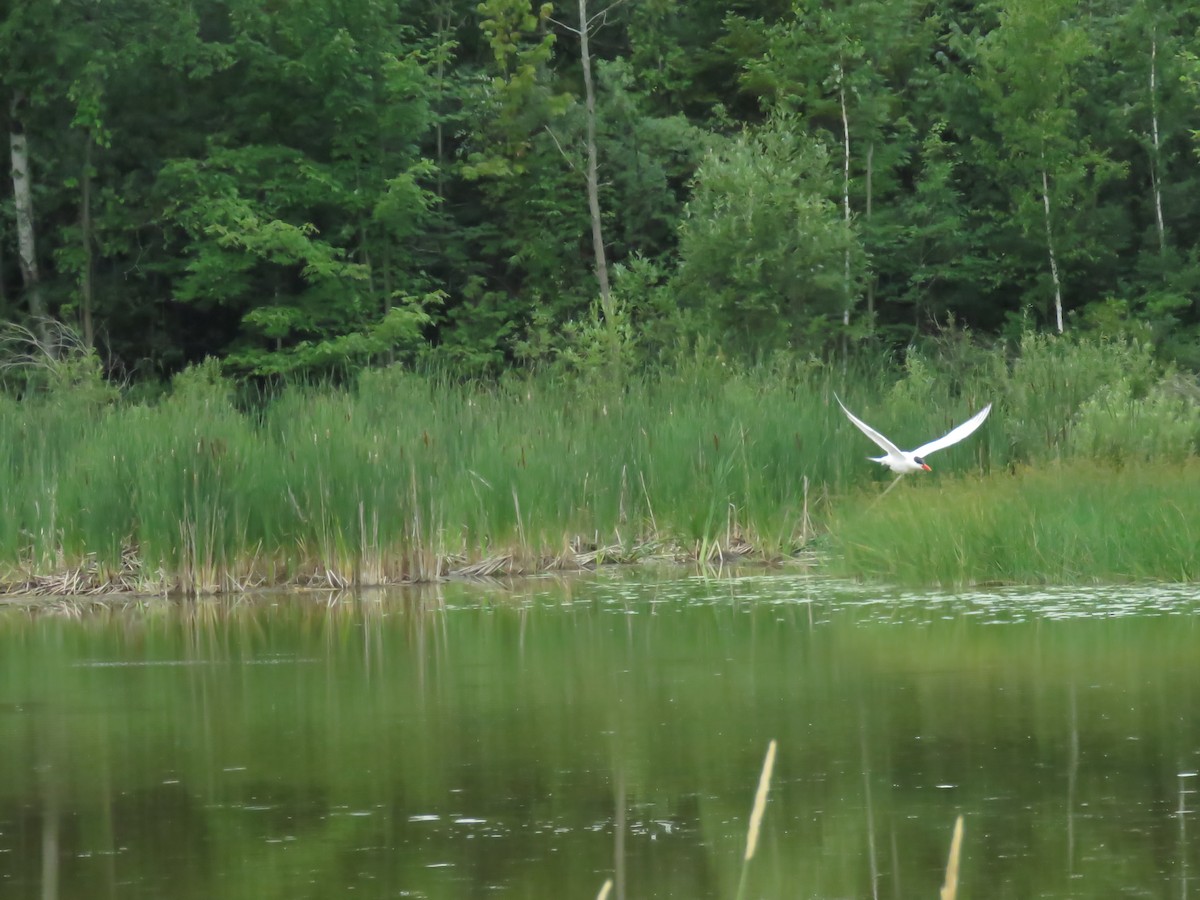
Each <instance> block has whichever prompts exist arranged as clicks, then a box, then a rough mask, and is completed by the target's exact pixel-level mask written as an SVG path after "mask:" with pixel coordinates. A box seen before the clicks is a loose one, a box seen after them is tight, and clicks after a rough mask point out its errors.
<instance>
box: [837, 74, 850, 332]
mask: <svg viewBox="0 0 1200 900" xmlns="http://www.w3.org/2000/svg"><path fill="white" fill-rule="evenodd" d="M838 99H839V100H840V101H841V105H842V138H843V140H842V146H843V147H844V149H845V154H844V160H843V165H842V209H843V211H844V212H845V215H846V227H847V228H849V226H850V117H849V116H848V115H847V114H846V79H845V73H843V72H842V68H841V66H840V65H839V66H838ZM842 287H843V290H844V291H845V294H846V308H845V310H843V312H842V324H843V325H849V324H850V247H849V246H847V247H846V254H845V257H844V263H843V270H842Z"/></svg>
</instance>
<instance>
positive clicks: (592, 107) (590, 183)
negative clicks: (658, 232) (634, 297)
mask: <svg viewBox="0 0 1200 900" xmlns="http://www.w3.org/2000/svg"><path fill="white" fill-rule="evenodd" d="M588 25H589V23H588V16H587V0H579V59H580V62H581V63H582V65H583V91H584V98H585V100H586V104H587V199H588V212H589V213H590V214H591V218H592V252H593V253H594V254H595V256H596V280H597V281H599V282H600V308H601V309H602V310H603V312H604V320H605V322H606V323H607V324H608V325H610V326H612V325H614V323H613V322H612V306H611V299H610V295H609V289H608V261H607V259H606V258H605V254H604V231H603V223H602V222H601V220H600V178H599V175H598V174H597V171H596V169H597V164H596V92H595V89H594V88H593V87H592V55H591V50H590V48H589V47H588Z"/></svg>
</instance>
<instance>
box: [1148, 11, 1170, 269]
mask: <svg viewBox="0 0 1200 900" xmlns="http://www.w3.org/2000/svg"><path fill="white" fill-rule="evenodd" d="M1157 66H1158V30H1157V26H1151V28H1150V135H1151V138H1152V140H1153V142H1154V158H1153V159H1151V160H1150V184H1151V187H1152V189H1153V191H1154V223H1155V225H1156V226H1157V228H1158V252H1159V253H1163V252H1165V251H1166V249H1167V231H1166V228H1165V227H1164V226H1163V209H1162V184H1161V183H1160V182H1159V177H1158V168H1159V160H1160V158H1161V156H1160V150H1159V139H1158V85H1157V81H1158V71H1157Z"/></svg>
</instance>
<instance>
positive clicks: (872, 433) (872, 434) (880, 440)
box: [833, 394, 966, 459]
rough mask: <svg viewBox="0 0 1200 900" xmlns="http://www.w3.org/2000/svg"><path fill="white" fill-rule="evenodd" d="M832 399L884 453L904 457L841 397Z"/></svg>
mask: <svg viewBox="0 0 1200 900" xmlns="http://www.w3.org/2000/svg"><path fill="white" fill-rule="evenodd" d="M833 399H834V400H836V401H837V402H838V406H840V407H841V408H842V412H844V413H845V414H846V418H848V419H849V420H850V421H851V422H853V423H854V424H855V425H857V426H858V430H859V431H861V432H862V433H863V434H865V435H866V436H867V437H869V438H870V439H871V440H873V441H874V442H875V443H876V444H878V445H879V447H880V449H881V450H883V452H884V453H886V454H887V455H888V456H894V457H896V458H897V459H904V451H902V450H901V449H900V448H899V447H897V446H896V445H895V444H893V443H892V442H891V441H889V440H888V439H887V438H886V437H884V436H883V435H882V434H880V433H879V432H878V431H876V430H875V429H874V428H872V427H871V426H870V425H868V424H867V423H866V422H864V421H863V420H862V419H860V418H858V416H856V415H854V413H852V412H850V410H848V409H846V404H845V403H843V402H842V398H841V397H839V396H838V395H837V394H834V395H833ZM948 436H949V435H947V437H948ZM963 437H966V435H963Z"/></svg>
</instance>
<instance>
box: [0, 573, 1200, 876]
mask: <svg viewBox="0 0 1200 900" xmlns="http://www.w3.org/2000/svg"><path fill="white" fill-rule="evenodd" d="M1196 609H1197V598H1196V596H1195V595H1194V593H1192V592H1190V591H1188V590H1187V589H1185V588H1180V587H1162V588H1143V589H1137V590H1132V589H1129V588H1105V589H1096V590H1094V591H1081V590H1064V591H1040V592H1036V593H1033V592H1022V591H1017V590H1011V589H1002V590H1001V589H998V590H995V591H979V592H974V593H970V594H956V595H940V594H939V595H923V596H918V595H912V594H908V593H892V592H885V591H880V590H879V589H877V588H871V587H866V586H860V585H846V584H831V583H828V582H823V581H820V580H817V579H812V578H804V577H789V576H780V575H766V574H751V575H747V576H743V577H738V578H711V577H695V578H677V577H671V578H644V577H643V578H632V577H627V576H617V577H591V578H584V579H579V578H576V579H555V578H546V579H535V580H530V581H524V582H520V583H515V584H488V585H466V584H448V585H442V586H438V587H435V588H430V589H426V590H422V591H413V592H406V593H376V594H366V595H363V596H360V597H354V596H345V595H336V594H318V593H313V594H303V595H290V596H279V595H275V596H264V597H260V598H254V599H250V600H239V601H236V602H215V601H210V602H202V603H196V604H189V605H186V606H182V607H174V606H164V605H159V604H151V603H144V602H143V603H137V604H131V605H130V606H129V607H128V608H112V607H104V606H97V607H74V606H71V605H58V606H55V607H42V606H28V607H24V608H19V607H14V608H11V609H9V610H8V611H7V612H6V613H5V614H4V615H3V616H0V649H2V651H3V652H2V655H0V670H2V671H3V675H4V677H3V679H2V680H0V752H2V753H3V758H4V759H5V766H4V768H3V771H2V772H0V885H2V886H3V891H4V895H5V896H29V897H34V896H41V897H46V898H58V897H62V898H68V897H70V898H74V897H89V898H90V897H98V896H111V897H117V896H120V897H138V896H145V897H151V896H153V897H159V896H172V897H191V896H195V897H206V898H207V897H213V896H220V897H231V898H236V897H240V896H246V897H256V898H257V897H263V896H274V895H278V896H288V897H293V896H298V895H299V896H313V897H324V896H343V895H345V894H347V893H349V892H351V891H353V892H354V893H355V894H358V895H362V896H368V897H375V896H377V897H392V896H397V895H402V896H428V897H454V896H467V895H470V896H478V895H480V894H483V893H492V892H497V893H503V894H507V895H512V896H522V897H541V896H545V897H559V896H562V895H563V893H564V891H567V892H569V893H571V894H573V895H577V896H594V894H595V892H596V891H597V890H598V888H599V886H600V885H601V884H602V883H603V881H604V880H605V879H606V878H609V877H612V878H613V879H614V883H615V887H614V894H613V896H630V897H633V896H687V897H722V898H724V897H732V896H733V895H734V892H735V890H736V886H737V879H738V876H739V874H740V865H741V852H742V848H743V846H744V840H745V829H746V822H747V818H748V815H749V809H750V802H751V799H752V796H753V791H754V786H755V782H756V778H757V773H758V770H759V766H760V764H761V760H762V754H763V752H764V749H765V747H766V744H767V742H768V740H769V739H771V738H777V739H778V741H779V756H778V761H777V763H776V769H775V780H774V783H773V789H772V795H771V802H770V805H769V806H768V809H767V813H766V818H765V820H764V823H763V831H762V836H761V839H760V843H759V852H758V856H757V857H756V859H755V860H754V863H753V867H752V870H751V873H750V887H751V891H750V892H751V893H752V894H753V895H755V896H765V897H776V896H779V897H782V896H796V895H799V896H804V897H846V896H858V897H867V896H871V897H885V898H887V897H902V896H909V895H919V894H921V893H924V894H925V895H927V896H931V895H933V894H934V892H936V890H937V886H938V885H939V884H940V882H941V876H942V867H943V866H944V864H945V855H946V849H947V845H948V841H949V834H950V827H951V825H952V823H953V821H954V818H955V816H956V815H957V814H958V813H959V812H962V813H965V815H966V837H965V843H964V858H963V871H962V883H963V888H964V892H965V893H967V894H968V895H970V894H971V893H978V894H983V893H985V892H986V893H987V894H989V895H995V896H998V897H1001V898H1004V897H1013V898H1018V897H1020V898H1028V897H1083V898H1086V897H1106V898H1107V897H1111V896H1113V895H1114V894H1132V895H1135V896H1136V895H1153V896H1161V895H1164V894H1168V893H1169V894H1171V895H1178V896H1186V893H1187V891H1188V886H1189V878H1190V875H1189V863H1190V862H1192V861H1191V860H1190V859H1189V841H1190V840H1193V836H1192V835H1191V833H1190V832H1189V825H1190V823H1189V822H1188V818H1189V816H1190V810H1191V809H1192V808H1194V806H1195V805H1196V804H1195V802H1194V801H1195V798H1194V796H1193V795H1192V793H1191V792H1192V791H1193V790H1194V789H1195V788H1194V784H1195V775H1194V773H1195V772H1196V771H1197V770H1198V769H1200V758H1198V755H1200V728H1198V725H1200V718H1198V716H1197V714H1196V713H1195V712H1194V710H1195V708H1196V704H1195V703H1194V702H1193V701H1194V699H1195V698H1194V697H1193V692H1194V691H1195V687H1193V686H1194V685H1196V684H1197V678H1196V675H1197V674H1200V673H1198V672H1197V667H1198V666H1200V661H1198V659H1197V655H1196V653H1195V649H1194V648H1195V646H1196V641H1195V638H1196V635H1195V633H1194V630H1195V628H1196Z"/></svg>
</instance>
